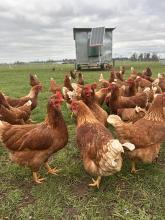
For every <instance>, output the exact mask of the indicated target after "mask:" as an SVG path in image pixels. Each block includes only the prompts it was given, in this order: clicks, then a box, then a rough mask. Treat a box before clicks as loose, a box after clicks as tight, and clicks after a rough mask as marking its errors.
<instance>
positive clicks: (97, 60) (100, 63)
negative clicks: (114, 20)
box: [73, 27, 115, 70]
mask: <svg viewBox="0 0 165 220" xmlns="http://www.w3.org/2000/svg"><path fill="white" fill-rule="evenodd" d="M114 29H115V28H105V27H97V28H73V36H74V40H75V47H76V63H75V67H76V69H79V70H80V69H82V68H94V67H95V68H101V69H104V67H105V65H106V64H110V63H111V62H112V31H113V30H114Z"/></svg>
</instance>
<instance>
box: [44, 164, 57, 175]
mask: <svg viewBox="0 0 165 220" xmlns="http://www.w3.org/2000/svg"><path fill="white" fill-rule="evenodd" d="M45 167H46V169H47V170H48V173H51V174H53V175H58V173H59V171H60V169H57V168H56V167H55V168H51V167H50V166H49V164H48V162H46V163H45Z"/></svg>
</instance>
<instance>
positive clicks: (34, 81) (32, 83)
mask: <svg viewBox="0 0 165 220" xmlns="http://www.w3.org/2000/svg"><path fill="white" fill-rule="evenodd" d="M29 77H30V83H29V84H30V86H31V87H33V86H36V85H40V84H41V83H40V81H39V79H38V77H37V75H36V74H34V75H33V74H31V73H30V75H29Z"/></svg>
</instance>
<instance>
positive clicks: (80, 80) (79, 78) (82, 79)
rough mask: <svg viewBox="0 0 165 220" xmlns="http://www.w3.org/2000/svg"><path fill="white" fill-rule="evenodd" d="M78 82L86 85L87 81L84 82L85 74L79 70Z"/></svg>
mask: <svg viewBox="0 0 165 220" xmlns="http://www.w3.org/2000/svg"><path fill="white" fill-rule="evenodd" d="M77 83H78V84H79V85H84V84H85V83H84V77H83V74H82V73H81V72H79V74H78V80H77Z"/></svg>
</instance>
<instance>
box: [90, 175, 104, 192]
mask: <svg viewBox="0 0 165 220" xmlns="http://www.w3.org/2000/svg"><path fill="white" fill-rule="evenodd" d="M92 181H93V183H90V184H89V186H92V187H97V188H98V189H99V187H100V182H101V176H98V178H97V180H94V179H93V178H92Z"/></svg>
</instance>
